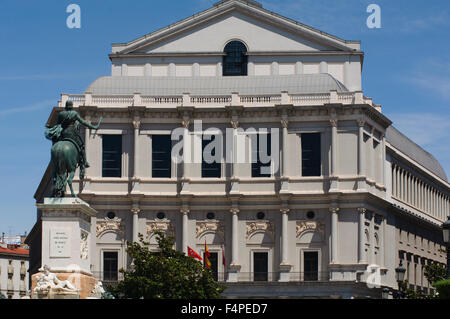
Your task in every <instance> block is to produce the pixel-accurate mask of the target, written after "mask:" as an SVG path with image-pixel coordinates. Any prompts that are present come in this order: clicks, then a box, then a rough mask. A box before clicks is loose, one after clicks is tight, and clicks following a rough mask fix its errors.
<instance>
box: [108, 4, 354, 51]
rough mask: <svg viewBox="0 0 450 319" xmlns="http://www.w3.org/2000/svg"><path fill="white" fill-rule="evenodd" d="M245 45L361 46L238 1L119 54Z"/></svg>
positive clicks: (332, 48) (256, 47) (148, 37)
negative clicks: (232, 43)
mask: <svg viewBox="0 0 450 319" xmlns="http://www.w3.org/2000/svg"><path fill="white" fill-rule="evenodd" d="M232 39H239V40H241V41H243V42H244V43H245V44H246V45H247V47H248V51H249V52H273V51H284V52H314V51H355V50H359V42H351V41H344V40H342V39H339V38H336V37H334V36H331V35H328V34H326V33H323V32H321V31H318V30H316V29H314V28H311V27H308V26H305V25H303V24H301V23H298V22H296V21H293V20H290V19H287V18H285V17H282V16H280V15H277V14H275V13H273V12H270V11H267V10H265V9H263V8H262V7H260V6H257V5H254V4H251V3H247V2H243V1H240V0H230V1H223V2H220V3H218V4H216V5H215V6H214V7H213V8H211V9H208V10H205V11H203V12H201V13H199V14H196V15H194V16H192V17H190V18H187V19H185V20H182V21H179V22H177V23H175V24H173V25H171V26H169V27H166V28H164V29H161V30H158V31H155V32H153V33H151V34H148V35H146V36H144V37H141V38H139V39H136V40H134V41H131V42H129V43H126V44H120V45H115V46H113V53H115V54H121V55H122V54H152V53H155V54H158V53H185V52H186V53H188V52H203V53H205V52H221V51H222V50H223V48H224V46H225V44H226V43H227V42H228V41H230V40H232Z"/></svg>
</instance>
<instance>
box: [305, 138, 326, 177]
mask: <svg viewBox="0 0 450 319" xmlns="http://www.w3.org/2000/svg"><path fill="white" fill-rule="evenodd" d="M301 139H302V176H321V175H322V173H321V170H322V169H321V168H322V160H321V144H320V133H303V134H302V135H301Z"/></svg>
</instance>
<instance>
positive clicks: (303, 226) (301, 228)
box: [296, 221, 325, 238]
mask: <svg viewBox="0 0 450 319" xmlns="http://www.w3.org/2000/svg"><path fill="white" fill-rule="evenodd" d="M296 230H297V231H296V236H297V238H298V237H300V236H301V235H302V234H303V233H304V232H306V231H313V232H316V231H317V232H318V233H319V234H320V235H321V236H322V238H324V237H325V225H324V224H323V223H321V222H318V221H298V222H297V226H296Z"/></svg>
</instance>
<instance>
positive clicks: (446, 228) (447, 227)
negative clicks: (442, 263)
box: [442, 216, 450, 279]
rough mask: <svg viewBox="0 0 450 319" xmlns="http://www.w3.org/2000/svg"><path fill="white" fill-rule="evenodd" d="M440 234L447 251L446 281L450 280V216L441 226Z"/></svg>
mask: <svg viewBox="0 0 450 319" xmlns="http://www.w3.org/2000/svg"><path fill="white" fill-rule="evenodd" d="M442 234H443V236H444V243H445V248H446V250H447V279H450V238H449V236H450V216H449V217H448V219H447V221H446V222H445V223H444V224H442Z"/></svg>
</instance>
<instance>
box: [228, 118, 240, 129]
mask: <svg viewBox="0 0 450 319" xmlns="http://www.w3.org/2000/svg"><path fill="white" fill-rule="evenodd" d="M230 123H231V126H232V127H233V128H234V129H235V130H236V129H237V128H238V127H239V120H237V119H232V120H231V122H230Z"/></svg>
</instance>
